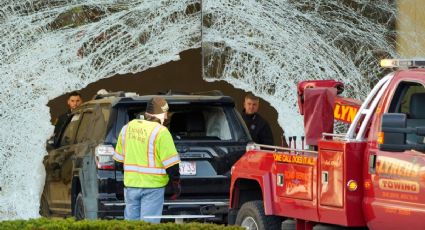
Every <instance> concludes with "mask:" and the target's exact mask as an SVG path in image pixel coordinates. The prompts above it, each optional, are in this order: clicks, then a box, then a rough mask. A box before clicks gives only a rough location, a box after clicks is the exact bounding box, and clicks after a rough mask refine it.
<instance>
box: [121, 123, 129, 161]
mask: <svg viewBox="0 0 425 230" xmlns="http://www.w3.org/2000/svg"><path fill="white" fill-rule="evenodd" d="M127 127H128V125H125V126H124V127H123V128H122V133H121V149H122V155H123V156H125V134H126V133H127Z"/></svg>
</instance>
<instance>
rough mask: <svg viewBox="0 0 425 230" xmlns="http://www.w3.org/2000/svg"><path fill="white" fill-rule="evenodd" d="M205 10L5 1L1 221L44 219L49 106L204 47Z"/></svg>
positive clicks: (1, 12) (195, 4)
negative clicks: (70, 94)
mask: <svg viewBox="0 0 425 230" xmlns="http://www.w3.org/2000/svg"><path fill="white" fill-rule="evenodd" d="M200 9H201V7H200V2H199V1H196V0H195V1H193V0H185V1H157V0H143V1H115V0H109V1H97V0H89V1H86V0H73V1H61V0H53V1H45V0H32V1H31V0H26V1H12V0H2V1H0V31H1V33H0V76H1V90H0V127H1V129H0V143H1V145H0V187H1V191H0V220H2V219H15V218H33V217H37V216H38V207H39V199H40V193H41V191H42V188H43V184H44V174H45V173H44V167H43V164H42V160H43V156H44V155H45V153H46V150H45V142H46V140H47V139H48V138H49V136H50V135H51V134H52V132H53V126H52V125H51V124H50V113H49V108H48V107H47V106H46V104H47V102H48V101H49V100H51V99H53V98H55V97H58V96H60V95H62V94H63V93H65V92H69V91H72V90H77V89H80V88H82V87H84V86H86V85H87V84H89V83H91V82H95V81H97V80H99V79H101V78H106V77H110V76H113V75H115V74H120V73H137V72H141V71H143V70H146V69H147V68H150V67H154V66H158V65H161V64H164V63H167V62H170V61H172V60H176V59H178V58H179V56H178V54H179V53H180V52H181V51H183V50H187V49H191V48H195V47H200V45H201V43H200V38H201V33H200V31H201V24H200V20H201V13H200Z"/></svg>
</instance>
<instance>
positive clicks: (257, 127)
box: [242, 94, 274, 145]
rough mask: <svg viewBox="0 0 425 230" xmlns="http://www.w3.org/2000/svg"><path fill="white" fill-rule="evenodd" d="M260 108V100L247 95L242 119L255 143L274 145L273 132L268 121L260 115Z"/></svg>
mask: <svg viewBox="0 0 425 230" xmlns="http://www.w3.org/2000/svg"><path fill="white" fill-rule="evenodd" d="M259 106H260V98H258V97H256V96H254V95H252V94H247V95H246V96H245V101H244V104H243V107H244V110H243V113H242V117H243V119H244V121H245V124H246V126H247V127H248V129H249V133H250V134H251V137H252V140H253V141H254V142H255V143H258V144H265V145H273V144H274V143H273V135H272V130H271V129H270V126H269V124H268V123H267V121H266V120H264V118H262V117H261V116H260V114H258V108H259Z"/></svg>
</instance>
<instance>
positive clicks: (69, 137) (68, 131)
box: [59, 113, 80, 146]
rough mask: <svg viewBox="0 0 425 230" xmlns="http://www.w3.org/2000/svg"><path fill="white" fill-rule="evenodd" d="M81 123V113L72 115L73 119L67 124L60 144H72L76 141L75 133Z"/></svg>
mask: <svg viewBox="0 0 425 230" xmlns="http://www.w3.org/2000/svg"><path fill="white" fill-rule="evenodd" d="M79 123H80V114H79V113H76V114H74V115H72V118H71V121H70V122H69V124H68V126H66V128H65V131H64V133H63V135H62V138H61V141H60V144H59V146H64V145H70V144H73V143H74V138H75V133H76V131H77V128H78V124H79Z"/></svg>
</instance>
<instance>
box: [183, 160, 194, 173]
mask: <svg viewBox="0 0 425 230" xmlns="http://www.w3.org/2000/svg"><path fill="white" fill-rule="evenodd" d="M179 166H180V175H196V162H195V161H182V162H180V165H179Z"/></svg>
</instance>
